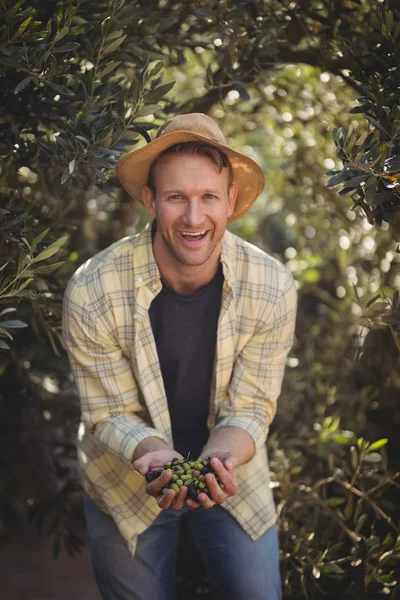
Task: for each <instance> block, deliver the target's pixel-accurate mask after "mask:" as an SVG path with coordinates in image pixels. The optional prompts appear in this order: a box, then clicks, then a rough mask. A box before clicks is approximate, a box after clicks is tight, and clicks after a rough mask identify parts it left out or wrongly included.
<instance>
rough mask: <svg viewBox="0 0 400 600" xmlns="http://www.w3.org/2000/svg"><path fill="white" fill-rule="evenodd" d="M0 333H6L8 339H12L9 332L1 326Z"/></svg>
mask: <svg viewBox="0 0 400 600" xmlns="http://www.w3.org/2000/svg"><path fill="white" fill-rule="evenodd" d="M0 334H2V335H6V336H7V337H8V338H9V339H10V340H13V339H14V338H13V336H12V335H11V333H10V332H9V331H7V329H2V327H0Z"/></svg>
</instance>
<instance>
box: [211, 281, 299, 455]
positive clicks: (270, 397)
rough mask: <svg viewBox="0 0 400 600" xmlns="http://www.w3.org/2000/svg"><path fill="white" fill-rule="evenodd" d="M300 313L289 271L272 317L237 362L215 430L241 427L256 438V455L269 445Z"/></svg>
mask: <svg viewBox="0 0 400 600" xmlns="http://www.w3.org/2000/svg"><path fill="white" fill-rule="evenodd" d="M296 311H297V290H296V286H295V283H294V280H293V277H292V275H291V273H290V272H289V271H287V272H286V283H285V286H284V289H283V291H282V293H281V295H280V297H279V299H278V301H277V303H276V305H275V308H274V309H273V311H272V315H271V316H270V317H269V318H268V319H262V320H261V324H260V326H259V327H258V330H257V332H256V333H254V334H253V336H252V337H251V338H250V339H249V341H248V342H247V343H246V345H245V346H244V348H243V349H242V351H241V353H240V354H239V356H238V357H237V359H236V361H235V365H234V369H233V375H232V379H231V383H230V386H229V392H228V398H227V401H226V402H225V403H224V404H223V405H222V407H221V409H220V411H219V415H218V422H217V424H216V426H215V427H214V429H218V428H220V427H228V426H230V427H231V426H235V427H241V428H242V429H244V430H245V431H247V433H249V434H250V435H251V437H252V438H253V441H254V445H255V450H256V452H257V451H258V450H259V449H260V448H261V447H262V446H263V445H264V444H265V442H266V439H267V436H268V430H269V425H270V423H271V422H272V420H273V418H274V416H275V412H276V401H277V399H278V397H279V394H280V392H281V387H282V380H283V376H284V372H285V366H286V359H287V355H288V353H289V351H290V349H291V347H292V344H293V339H294V330H295V321H296Z"/></svg>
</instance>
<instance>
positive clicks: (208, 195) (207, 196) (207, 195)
mask: <svg viewBox="0 0 400 600" xmlns="http://www.w3.org/2000/svg"><path fill="white" fill-rule="evenodd" d="M205 197H206V198H209V199H211V200H212V199H213V198H216V197H217V196H214V194H206V195H205Z"/></svg>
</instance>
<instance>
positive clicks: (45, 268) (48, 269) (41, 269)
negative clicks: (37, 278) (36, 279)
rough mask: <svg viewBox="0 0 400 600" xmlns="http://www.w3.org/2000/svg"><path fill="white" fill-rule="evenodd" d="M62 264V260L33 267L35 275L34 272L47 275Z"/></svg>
mask: <svg viewBox="0 0 400 600" xmlns="http://www.w3.org/2000/svg"><path fill="white" fill-rule="evenodd" d="M63 264H64V261H61V262H57V263H53V264H52V265H42V266H41V267H38V268H37V269H35V275H36V274H40V275H48V274H49V273H52V272H53V271H55V270H56V269H58V268H59V267H61V265H63Z"/></svg>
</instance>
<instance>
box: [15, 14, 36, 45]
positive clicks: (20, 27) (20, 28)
mask: <svg viewBox="0 0 400 600" xmlns="http://www.w3.org/2000/svg"><path fill="white" fill-rule="evenodd" d="M34 15H35V13H34V12H33V13H32V14H31V15H30V16H29V17H28V18H27V19H25V21H24V22H23V23H21V25H20V26H19V28H18V31H17V33H16V34H15V35H14V36H13V40H16V39H18V38H19V37H21V35H23V33H24V32H25V30H26V28H27V27H28V25H29V23H30V22H31V21H32V19H33V17H34Z"/></svg>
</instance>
